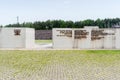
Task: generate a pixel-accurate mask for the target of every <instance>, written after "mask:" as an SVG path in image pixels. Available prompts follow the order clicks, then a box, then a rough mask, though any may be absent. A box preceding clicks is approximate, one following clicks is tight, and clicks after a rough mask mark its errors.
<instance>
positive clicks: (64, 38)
mask: <svg viewBox="0 0 120 80" xmlns="http://www.w3.org/2000/svg"><path fill="white" fill-rule="evenodd" d="M119 42H120V29H119V28H100V29H99V28H98V26H85V27H84V28H74V29H73V28H54V29H53V48H60V49H61V48H62V49H120V45H119Z"/></svg>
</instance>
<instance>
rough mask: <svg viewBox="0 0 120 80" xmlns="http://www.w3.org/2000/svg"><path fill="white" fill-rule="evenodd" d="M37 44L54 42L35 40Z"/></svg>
mask: <svg viewBox="0 0 120 80" xmlns="http://www.w3.org/2000/svg"><path fill="white" fill-rule="evenodd" d="M35 43H38V44H46V43H52V40H35Z"/></svg>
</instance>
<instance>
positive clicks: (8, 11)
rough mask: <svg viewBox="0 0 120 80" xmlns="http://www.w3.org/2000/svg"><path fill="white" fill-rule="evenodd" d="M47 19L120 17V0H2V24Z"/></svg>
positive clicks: (73, 19)
mask: <svg viewBox="0 0 120 80" xmlns="http://www.w3.org/2000/svg"><path fill="white" fill-rule="evenodd" d="M17 16H19V22H34V21H39V20H40V21H45V20H48V19H50V20H54V19H62V20H72V21H79V20H85V19H94V20H95V19H97V18H100V19H104V18H116V17H119V18H120V0H1V1H0V25H5V24H9V23H10V24H12V23H16V22H17V19H16V17H17Z"/></svg>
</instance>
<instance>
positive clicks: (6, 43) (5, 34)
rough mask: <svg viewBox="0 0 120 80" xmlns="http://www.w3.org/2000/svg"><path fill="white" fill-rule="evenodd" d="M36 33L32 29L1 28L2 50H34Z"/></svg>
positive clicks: (0, 44)
mask: <svg viewBox="0 0 120 80" xmlns="http://www.w3.org/2000/svg"><path fill="white" fill-rule="evenodd" d="M34 45H35V31H34V29H32V28H1V29H0V48H33V47H34Z"/></svg>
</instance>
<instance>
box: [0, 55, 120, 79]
mask: <svg viewBox="0 0 120 80" xmlns="http://www.w3.org/2000/svg"><path fill="white" fill-rule="evenodd" d="M82 55H83V54H82ZM82 55H81V56H82ZM70 56H71V57H70ZM72 56H73V57H74V58H72ZM83 56H84V55H83ZM69 57H70V58H69ZM66 58H67V59H66ZM106 58H107V57H106ZM90 61H91V62H89V61H82V60H81V61H80V60H79V57H78V56H77V55H74V54H69V55H65V57H64V56H62V55H61V54H60V55H58V54H55V55H54V56H53V57H52V60H50V61H49V62H48V63H47V64H46V65H45V66H39V67H40V68H34V69H33V70H31V71H29V70H28V69H29V68H30V67H32V65H31V66H28V67H26V70H25V71H20V70H17V69H12V68H10V67H9V66H6V67H4V66H0V80H120V60H115V61H114V62H113V63H109V64H108V65H107V64H103V63H98V62H95V61H92V60H90ZM84 62H85V63H84Z"/></svg>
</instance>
